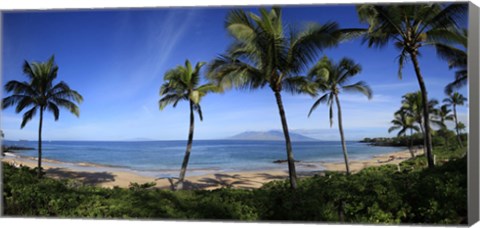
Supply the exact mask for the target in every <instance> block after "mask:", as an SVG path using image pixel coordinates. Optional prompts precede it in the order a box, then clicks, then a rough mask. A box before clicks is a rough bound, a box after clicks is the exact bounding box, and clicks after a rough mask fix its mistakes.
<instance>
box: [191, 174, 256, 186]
mask: <svg viewBox="0 0 480 228" xmlns="http://www.w3.org/2000/svg"><path fill="white" fill-rule="evenodd" d="M214 176H215V177H214V178H209V177H206V178H202V179H200V180H199V181H200V182H203V183H205V184H209V185H212V186H218V187H221V188H232V187H235V188H252V187H253V185H254V184H258V183H260V184H261V183H262V182H259V181H255V180H250V179H248V178H246V177H242V176H241V175H239V174H235V175H228V174H221V173H217V174H214Z"/></svg>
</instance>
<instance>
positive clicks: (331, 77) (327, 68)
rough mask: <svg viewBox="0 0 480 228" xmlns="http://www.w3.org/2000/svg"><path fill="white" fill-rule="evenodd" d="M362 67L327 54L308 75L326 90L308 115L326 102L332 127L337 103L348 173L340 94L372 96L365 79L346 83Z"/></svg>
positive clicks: (320, 87)
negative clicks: (356, 93) (333, 59)
mask: <svg viewBox="0 0 480 228" xmlns="http://www.w3.org/2000/svg"><path fill="white" fill-rule="evenodd" d="M361 70H362V67H361V66H360V65H359V64H356V63H355V62H353V60H351V59H348V58H343V59H341V60H340V62H338V63H334V62H333V61H332V60H330V59H328V58H327V57H326V56H325V57H323V58H322V59H321V60H320V61H319V62H318V63H317V64H316V65H315V66H314V67H313V68H312V69H311V70H310V71H309V73H308V77H309V78H310V79H311V80H312V81H313V83H314V85H315V86H316V87H317V88H318V89H319V90H321V91H323V92H325V94H324V95H322V96H321V97H320V98H319V99H317V101H315V103H313V106H312V108H311V109H310V112H309V113H308V116H310V115H311V114H312V112H313V111H314V110H315V109H316V108H317V107H318V105H319V104H321V103H326V104H327V105H328V107H329V110H330V111H329V113H330V127H332V125H333V105H334V104H336V105H337V112H338V130H339V131H340V139H341V141H342V149H343V157H344V159H345V167H346V171H347V175H348V174H350V167H349V164H348V153H347V145H346V142H345V135H344V133H343V126H342V124H343V123H342V109H341V106H340V100H339V98H338V95H339V94H340V92H341V91H345V92H360V93H362V94H364V95H365V96H367V97H368V99H371V98H372V90H371V89H370V87H369V86H368V85H367V84H366V83H365V82H363V81H359V82H357V83H354V84H350V85H346V84H347V83H348V82H349V80H350V79H351V78H352V77H353V76H355V75H357V74H358V73H360V71H361Z"/></svg>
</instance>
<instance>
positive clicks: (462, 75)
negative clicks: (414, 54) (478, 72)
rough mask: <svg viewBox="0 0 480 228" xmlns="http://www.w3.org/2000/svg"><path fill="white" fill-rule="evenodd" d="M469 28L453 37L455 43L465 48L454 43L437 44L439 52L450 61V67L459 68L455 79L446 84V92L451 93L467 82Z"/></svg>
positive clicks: (455, 33)
mask: <svg viewBox="0 0 480 228" xmlns="http://www.w3.org/2000/svg"><path fill="white" fill-rule="evenodd" d="M467 33H468V30H466V29H462V30H461V31H457V32H454V33H453V35H452V39H454V41H455V44H459V45H461V46H462V47H463V48H464V49H460V48H457V47H455V46H454V45H449V44H445V43H442V42H438V43H436V44H435V47H436V50H437V54H438V55H439V56H440V57H441V58H442V59H444V60H446V61H447V62H448V67H449V68H450V69H453V68H455V69H457V71H456V72H455V80H454V81H453V82H451V83H448V85H447V86H445V94H447V95H448V94H450V93H452V92H453V90H455V89H459V88H461V87H463V86H465V85H466V84H467V79H468V77H467V76H468V75H467V52H466V49H467V43H468V34H467Z"/></svg>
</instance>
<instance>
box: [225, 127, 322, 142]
mask: <svg viewBox="0 0 480 228" xmlns="http://www.w3.org/2000/svg"><path fill="white" fill-rule="evenodd" d="M226 139H229V140H271V141H284V140H285V136H284V135H283V132H282V131H279V130H270V131H245V132H242V133H240V134H237V135H234V136H232V137H229V138H226ZM290 139H291V140H292V141H318V139H314V138H310V137H307V136H304V135H301V134H297V133H293V132H290Z"/></svg>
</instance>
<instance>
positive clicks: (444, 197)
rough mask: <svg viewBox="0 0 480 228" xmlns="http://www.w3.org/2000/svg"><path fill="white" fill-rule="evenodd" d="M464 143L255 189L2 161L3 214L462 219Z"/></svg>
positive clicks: (411, 220) (370, 220)
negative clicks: (55, 171)
mask: <svg viewBox="0 0 480 228" xmlns="http://www.w3.org/2000/svg"><path fill="white" fill-rule="evenodd" d="M465 151H466V149H460V148H459V149H455V150H452V148H445V147H436V148H435V150H434V154H435V155H436V157H437V166H435V167H434V168H433V169H426V168H425V167H426V166H427V160H426V158H425V157H424V156H421V157H416V158H414V159H410V160H407V161H405V162H402V163H401V164H400V165H399V166H398V167H397V166H396V165H385V166H381V167H372V168H367V169H364V170H362V171H361V172H359V173H356V174H352V175H349V176H347V175H344V174H342V173H335V172H328V173H326V174H325V176H315V177H310V178H303V179H299V182H298V188H297V189H296V190H295V191H292V190H291V188H290V186H289V182H288V181H276V182H271V183H268V184H266V185H264V186H263V187H262V188H260V189H254V190H242V189H228V188H223V189H218V190H214V191H206V190H194V191H189V190H184V191H177V192H175V191H170V190H158V189H154V188H151V187H152V185H151V184H144V185H139V184H132V185H131V186H130V188H129V189H122V188H113V189H107V188H100V187H94V186H86V185H81V184H79V183H78V182H76V181H74V180H54V179H50V178H42V179H38V178H36V175H35V174H36V173H35V171H34V170H32V169H29V168H27V167H23V168H20V169H18V168H14V167H12V166H10V165H8V164H6V163H4V166H3V172H4V193H3V197H4V202H5V214H6V215H7V216H46V217H49V216H55V217H57V216H58V217H89V218H157V219H158V218H164V219H222V220H225V219H227V220H228V219H234V220H296V221H329V222H342V221H343V222H348V223H394V224H395V223H450V224H452V223H453V224H459V223H463V224H466V223H467V159H466V156H465Z"/></svg>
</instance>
